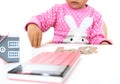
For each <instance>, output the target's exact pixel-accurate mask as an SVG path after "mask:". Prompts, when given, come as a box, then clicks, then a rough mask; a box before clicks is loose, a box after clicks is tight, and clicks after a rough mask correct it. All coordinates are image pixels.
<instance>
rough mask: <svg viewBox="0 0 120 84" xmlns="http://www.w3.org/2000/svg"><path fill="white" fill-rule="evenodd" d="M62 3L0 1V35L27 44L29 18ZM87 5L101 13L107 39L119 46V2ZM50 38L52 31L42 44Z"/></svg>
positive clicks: (91, 1) (101, 0)
mask: <svg viewBox="0 0 120 84" xmlns="http://www.w3.org/2000/svg"><path fill="white" fill-rule="evenodd" d="M64 2H65V0H0V34H7V33H10V34H18V35H20V39H21V45H24V43H27V44H29V40H28V38H27V33H26V32H25V30H24V26H25V24H26V23H27V21H28V20H29V19H30V17H32V16H33V15H37V14H39V13H42V12H45V11H46V10H47V9H49V8H50V7H52V6H53V5H54V4H56V3H64ZM88 4H89V5H91V6H92V7H94V8H95V9H97V10H98V11H99V12H101V13H102V15H103V19H104V21H105V22H106V25H107V27H108V38H109V39H111V40H112V41H113V43H114V44H115V45H116V44H118V45H119V44H120V39H119V36H120V35H119V28H120V25H119V24H120V23H119V22H120V21H119V20H120V14H119V13H120V12H119V11H120V10H118V9H119V8H120V7H119V6H120V5H119V0H88ZM48 36H50V37H49V38H48ZM52 36H53V30H52V29H50V30H49V31H48V32H46V33H44V37H43V41H42V43H45V42H47V41H49V40H51V39H52Z"/></svg>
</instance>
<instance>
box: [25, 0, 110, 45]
mask: <svg viewBox="0 0 120 84" xmlns="http://www.w3.org/2000/svg"><path fill="white" fill-rule="evenodd" d="M87 1H88V0H66V2H67V3H64V4H59V5H58V4H57V5H55V6H53V7H52V8H51V9H50V10H48V11H46V12H45V13H41V14H40V15H36V16H33V17H32V18H31V19H30V21H29V22H28V23H27V24H26V26H25V29H26V31H27V32H28V37H29V40H30V42H31V46H32V47H40V45H41V39H42V32H46V31H47V30H48V29H49V28H51V27H54V37H53V40H52V43H79V44H93V45H99V44H102V45H103V44H104V45H105V44H106V45H107V44H111V42H110V41H108V40H107V39H106V37H105V33H104V31H103V19H102V16H101V14H100V13H99V12H98V11H96V10H95V9H94V8H92V7H91V6H89V5H88V4H86V3H87Z"/></svg>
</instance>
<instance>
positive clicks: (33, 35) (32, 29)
mask: <svg viewBox="0 0 120 84" xmlns="http://www.w3.org/2000/svg"><path fill="white" fill-rule="evenodd" d="M27 32H28V37H29V40H30V43H31V46H32V47H35V48H38V47H40V45H41V39H42V31H41V30H40V29H39V28H38V27H37V26H36V25H35V24H29V25H28V27H27Z"/></svg>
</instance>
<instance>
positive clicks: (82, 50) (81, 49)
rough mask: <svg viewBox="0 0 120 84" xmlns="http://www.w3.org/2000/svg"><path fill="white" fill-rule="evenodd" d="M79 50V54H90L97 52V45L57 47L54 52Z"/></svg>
mask: <svg viewBox="0 0 120 84" xmlns="http://www.w3.org/2000/svg"><path fill="white" fill-rule="evenodd" d="M66 51H69V52H76V51H78V52H80V53H81V54H92V53H97V47H95V46H83V47H79V48H78V49H74V48H73V49H65V48H64V47H58V48H57V49H56V52H66Z"/></svg>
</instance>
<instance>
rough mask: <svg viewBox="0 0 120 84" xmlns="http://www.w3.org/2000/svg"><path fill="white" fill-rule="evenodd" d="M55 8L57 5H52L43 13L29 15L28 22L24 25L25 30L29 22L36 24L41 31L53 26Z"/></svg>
mask: <svg viewBox="0 0 120 84" xmlns="http://www.w3.org/2000/svg"><path fill="white" fill-rule="evenodd" d="M56 9H57V5H55V6H53V7H52V8H51V9H49V10H47V11H46V12H45V13H41V14H39V15H36V16H33V17H31V18H30V20H29V22H28V23H27V24H26V25H25V30H27V26H28V25H29V24H31V23H33V24H36V25H37V26H38V27H39V28H40V29H41V30H42V31H43V32H45V31H47V30H48V29H49V28H50V27H53V26H54V25H55V21H56V13H57V11H56Z"/></svg>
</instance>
